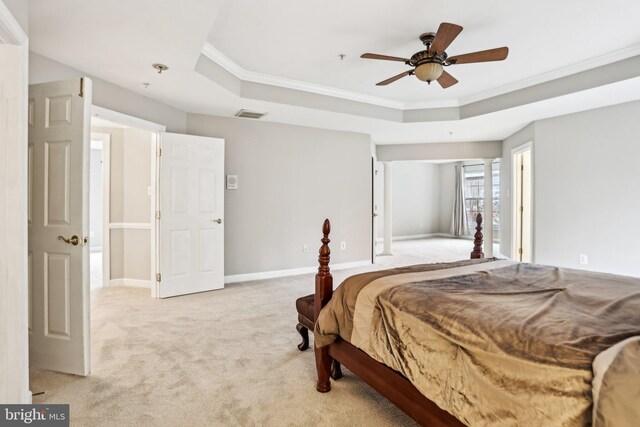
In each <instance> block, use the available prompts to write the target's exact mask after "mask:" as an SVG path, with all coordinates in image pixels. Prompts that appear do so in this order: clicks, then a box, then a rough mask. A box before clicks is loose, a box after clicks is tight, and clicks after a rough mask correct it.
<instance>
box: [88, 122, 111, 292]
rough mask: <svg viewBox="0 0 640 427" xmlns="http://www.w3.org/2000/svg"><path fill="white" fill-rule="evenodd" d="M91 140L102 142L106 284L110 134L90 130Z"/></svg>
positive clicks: (107, 273)
mask: <svg viewBox="0 0 640 427" xmlns="http://www.w3.org/2000/svg"><path fill="white" fill-rule="evenodd" d="M91 141H100V142H102V286H108V285H109V278H110V277H111V256H110V255H111V241H110V238H111V235H110V234H111V233H110V230H109V222H110V221H109V216H110V215H111V197H109V196H110V195H111V134H109V133H102V132H91ZM89 225H91V224H89ZM89 262H91V261H89Z"/></svg>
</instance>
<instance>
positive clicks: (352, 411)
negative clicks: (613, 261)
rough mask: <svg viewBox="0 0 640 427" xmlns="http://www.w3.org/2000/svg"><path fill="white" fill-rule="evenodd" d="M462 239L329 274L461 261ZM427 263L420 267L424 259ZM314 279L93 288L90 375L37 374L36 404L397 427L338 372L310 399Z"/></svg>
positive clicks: (359, 385)
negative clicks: (301, 327) (303, 320)
mask: <svg viewBox="0 0 640 427" xmlns="http://www.w3.org/2000/svg"><path fill="white" fill-rule="evenodd" d="M471 246H472V245H471V244H470V242H469V241H464V240H452V239H426V240H422V241H409V242H398V243H397V244H396V255H395V256H392V257H381V258H382V259H379V261H380V263H379V264H377V265H373V266H370V267H367V268H359V269H351V270H344V271H337V272H334V277H335V281H336V284H337V283H340V281H342V280H343V279H344V278H345V277H347V276H348V275H351V274H354V273H359V272H362V271H367V270H373V269H380V268H387V267H391V266H395V265H406V263H416V262H436V261H450V260H457V259H461V258H467V257H468V252H469V251H470V248H471ZM425 253H428V254H429V256H428V257H427V258H425V257H424V254H425ZM312 292H313V275H312V274H308V275H302V276H295V277H288V278H278V279H271V280H264V281H253V282H245V283H240V284H234V285H228V286H227V287H226V288H225V289H224V290H220V291H214V292H207V293H202V294H195V295H188V296H184V297H178V298H170V299H165V300H154V299H151V298H150V293H149V291H148V290H145V289H139V288H129V287H111V288H109V287H106V288H98V289H96V290H95V291H93V292H92V294H91V298H92V302H91V321H92V327H91V332H92V336H91V342H92V348H91V352H92V373H91V375H90V376H88V377H86V378H81V377H76V376H72V375H65V374H59V373H55V372H50V371H44V370H37V369H33V370H32V372H31V390H32V391H33V392H34V393H35V392H39V391H45V394H43V395H40V396H34V403H68V404H70V405H71V421H72V425H74V426H76V425H77V426H102V425H105V426H130V425H149V426H157V425H163V426H208V425H220V426H227V425H233V426H235V425H238V426H289V425H291V426H293V425H295V426H298V425H309V426H315V425H330V426H343V425H350V426H355V425H359V426H368V427H373V426H398V425H400V426H402V425H414V423H413V421H412V420H410V419H409V418H408V417H407V416H406V415H404V414H403V413H402V412H401V411H400V410H398V409H397V408H395V407H394V406H393V405H391V404H390V403H389V402H388V401H386V400H385V399H384V398H382V397H381V396H380V395H379V394H377V393H376V392H375V391H373V390H372V389H371V388H369V387H368V386H367V385H366V384H364V383H363V382H362V381H360V380H359V379H358V378H356V377H355V376H354V375H353V374H351V373H350V372H348V371H347V370H345V376H344V378H342V379H341V380H339V381H333V383H332V387H333V389H332V391H331V392H329V393H326V394H321V393H317V392H316V391H315V388H314V385H315V364H314V356H313V351H312V350H311V349H310V350H307V351H305V352H300V351H299V350H298V349H297V348H296V345H297V344H298V343H299V342H300V338H299V335H298V334H297V333H296V330H295V325H296V323H297V316H296V311H295V306H294V305H295V304H294V302H295V299H296V298H297V297H299V296H302V295H306V294H309V293H312Z"/></svg>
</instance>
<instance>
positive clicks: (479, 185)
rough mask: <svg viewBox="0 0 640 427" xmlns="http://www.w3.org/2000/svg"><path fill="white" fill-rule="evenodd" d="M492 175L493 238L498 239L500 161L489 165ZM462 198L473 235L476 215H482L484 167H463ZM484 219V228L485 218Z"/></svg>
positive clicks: (480, 165)
mask: <svg viewBox="0 0 640 427" xmlns="http://www.w3.org/2000/svg"><path fill="white" fill-rule="evenodd" d="M491 169H492V173H493V189H492V191H493V236H494V239H496V238H498V232H499V230H500V161H499V160H496V161H494V162H493V163H492V165H491ZM464 198H465V209H466V211H467V221H468V223H469V230H470V231H471V233H472V234H473V233H474V231H473V230H475V228H476V215H477V214H478V213H481V214H483V215H484V165H482V164H475V165H465V166H464ZM483 219H484V227H486V224H487V218H483Z"/></svg>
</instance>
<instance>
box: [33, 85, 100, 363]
mask: <svg viewBox="0 0 640 427" xmlns="http://www.w3.org/2000/svg"><path fill="white" fill-rule="evenodd" d="M90 108H91V81H90V80H89V79H87V78H85V79H83V80H81V79H75V80H68V81H62V82H53V83H44V84H38V85H31V86H29V155H28V161H29V202H28V222H29V308H30V310H29V333H30V334H29V335H30V339H29V357H30V362H31V365H33V366H37V367H39V368H45V369H51V370H54V371H61V372H67V373H72V374H77V375H88V374H89V371H90V357H89V354H90V353H89V246H87V245H86V240H85V236H87V235H88V231H89V197H88V196H89V122H90V118H91V117H90V116H91V114H90ZM63 239H66V240H67V241H68V242H66V241H65V240H63Z"/></svg>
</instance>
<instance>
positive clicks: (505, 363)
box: [314, 220, 640, 426]
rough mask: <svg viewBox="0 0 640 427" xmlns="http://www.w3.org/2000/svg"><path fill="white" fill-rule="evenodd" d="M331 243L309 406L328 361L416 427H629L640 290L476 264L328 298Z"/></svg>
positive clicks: (610, 280) (396, 273)
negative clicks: (341, 366) (313, 389)
mask: <svg viewBox="0 0 640 427" xmlns="http://www.w3.org/2000/svg"><path fill="white" fill-rule="evenodd" d="M478 232H479V233H480V230H478ZM329 233H330V224H329V221H328V220H326V221H325V223H324V224H323V238H322V246H321V248H320V254H319V258H318V259H319V264H320V266H319V269H318V274H317V275H316V289H315V291H316V292H315V299H314V317H315V319H316V323H315V330H314V338H315V340H314V341H315V344H314V347H315V357H316V369H317V375H318V380H317V386H316V388H317V390H318V391H319V392H328V391H330V389H331V383H330V374H331V366H332V362H333V360H335V361H337V362H339V363H340V364H342V365H343V366H344V367H346V368H347V369H349V370H350V371H351V372H353V373H354V374H355V375H357V376H359V377H360V378H361V379H362V380H363V381H365V382H366V383H368V384H369V385H370V386H372V387H373V388H374V389H376V390H377V391H378V392H380V393H381V394H382V395H383V396H385V397H386V398H387V399H389V400H390V401H391V402H392V403H394V404H395V405H396V406H398V407H399V408H400V409H402V410H403V411H404V412H406V413H407V414H408V415H409V416H411V417H412V418H414V419H415V420H416V421H417V422H419V423H420V424H422V425H428V426H460V425H491V426H501V425H504V426H512V425H519V426H526V425H531V426H539V425H562V426H583V425H591V424H592V423H593V425H597V426H607V425H615V426H625V425H637V422H638V420H640V408H638V406H640V405H638V402H640V279H637V278H631V277H623V276H615V275H610V274H602V273H593V272H584V271H579V270H570V269H562V268H557V267H549V266H539V265H534V264H522V263H517V262H512V261H509V260H499V259H495V258H490V259H484V258H479V259H471V260H464V261H459V262H455V263H440V264H424V265H418V266H410V267H403V268H397V269H391V270H383V271H376V272H371V273H364V274H359V275H355V276H352V277H350V278H348V279H346V280H345V281H344V282H343V283H342V284H341V285H340V286H339V287H338V288H337V289H336V290H335V291H334V289H333V278H332V276H331V273H330V268H329V260H330V249H329V242H330V240H329ZM476 243H477V242H476ZM476 246H477V245H476Z"/></svg>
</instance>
